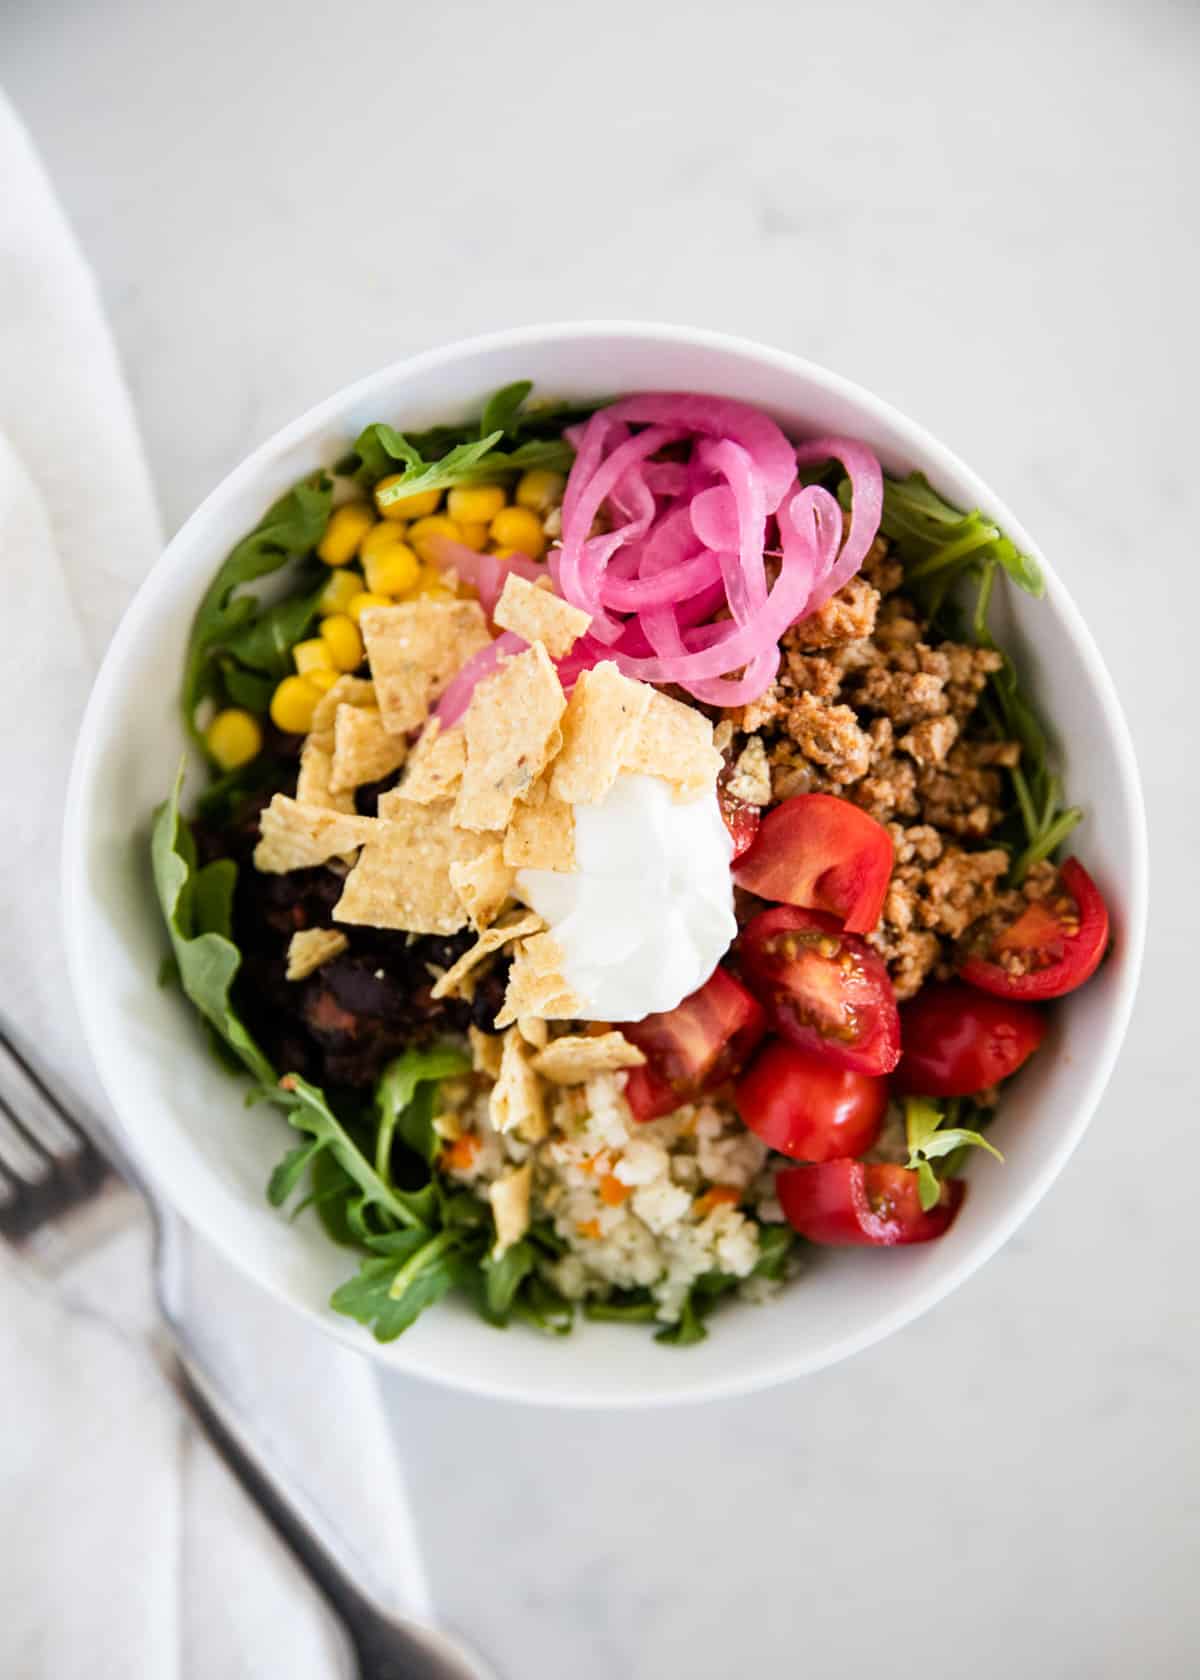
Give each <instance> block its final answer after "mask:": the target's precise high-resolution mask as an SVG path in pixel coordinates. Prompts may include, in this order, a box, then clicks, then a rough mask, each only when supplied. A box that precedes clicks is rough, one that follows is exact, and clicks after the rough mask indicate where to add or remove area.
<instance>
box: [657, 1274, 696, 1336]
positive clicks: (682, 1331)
mask: <svg viewBox="0 0 1200 1680" xmlns="http://www.w3.org/2000/svg"><path fill="white" fill-rule="evenodd" d="M700 1320H701V1315H700V1313H699V1312H697V1310H696V1299H695V1286H694V1285H693V1287H692V1290H691V1292H690V1293H689V1294H688V1295H687V1296H686V1297H685V1299H684V1303H683V1306H682V1308H681V1309H680V1313H679V1318H678V1320H677V1321H676V1323H674V1324H664V1325H663V1327H662V1329H661V1330H658V1331H656V1332H655V1336H654V1340H655V1341H656V1342H661V1343H662V1345H663V1346H664V1347H694V1346H695V1344H696V1343H697V1342H702V1341H704V1340H705V1338H706V1337H707V1335H708V1331H707V1330H706V1329H705V1328H704V1325H703V1324H702V1323H701V1321H700Z"/></svg>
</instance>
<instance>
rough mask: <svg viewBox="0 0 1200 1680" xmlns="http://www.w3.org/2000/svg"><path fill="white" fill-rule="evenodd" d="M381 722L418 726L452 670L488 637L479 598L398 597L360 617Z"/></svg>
mask: <svg viewBox="0 0 1200 1680" xmlns="http://www.w3.org/2000/svg"><path fill="white" fill-rule="evenodd" d="M359 629H360V630H361V631H362V635H363V641H364V642H365V644H366V649H367V658H368V659H369V660H370V663H371V676H372V678H373V679H374V682H375V693H376V695H377V697H378V702H379V710H380V712H381V713H382V716H383V726H384V728H385V729H387V730H389V731H390V732H391V733H392V734H393V735H406V734H407V733H408V731H409V730H410V729H419V728H420V726H421V725H422V724H423V723H424V722H425V719H426V717H427V716H428V713H429V707H430V704H431V703H432V702H433V701H434V700H436V699H437V697H438V695H439V694H441V692H442V690H443V689H444V688H445V687H446V685H447V684H448V683H449V681H450V679H451V677H453V676H454V674H455V672H456V671H459V670H461V668H462V667H463V666H464V665H465V664H466V662H467V660H468V659H470V658H471V656H472V654H476V653H478V652H479V651H480V650H481V649H482V648H485V647H487V645H488V643H489V642H490V641H491V639H492V638H491V636H490V635H489V634H488V627H487V620H486V619H485V618H484V616H483V608H482V607H481V606H480V605H479V602H478V601H402V602H401V603H400V604H399V605H398V606H394V607H368V608H367V610H366V611H365V612H364V613H363V615H362V617H361V618H360V620H359Z"/></svg>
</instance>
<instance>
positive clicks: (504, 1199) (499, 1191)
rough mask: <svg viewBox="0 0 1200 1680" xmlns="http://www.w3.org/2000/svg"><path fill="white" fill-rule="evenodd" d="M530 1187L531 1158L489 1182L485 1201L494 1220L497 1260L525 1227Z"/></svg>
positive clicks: (494, 1248)
mask: <svg viewBox="0 0 1200 1680" xmlns="http://www.w3.org/2000/svg"><path fill="white" fill-rule="evenodd" d="M532 1189H533V1162H532V1161H525V1162H523V1164H522V1165H521V1166H519V1167H514V1168H513V1170H512V1171H511V1172H508V1173H505V1175H504V1177H503V1178H497V1179H496V1180H494V1182H493V1183H491V1184H489V1185H488V1201H489V1202H490V1203H491V1204H492V1217H493V1219H495V1221H496V1242H495V1245H494V1247H493V1249H492V1258H493V1259H494V1260H499V1259H500V1257H501V1255H503V1254H504V1253H505V1252H506V1250H508V1249H510V1248H511V1247H512V1246H513V1244H514V1243H518V1242H520V1240H521V1238H522V1237H523V1236H524V1235H525V1233H526V1231H528V1229H529V1198H530V1192H531V1190H532Z"/></svg>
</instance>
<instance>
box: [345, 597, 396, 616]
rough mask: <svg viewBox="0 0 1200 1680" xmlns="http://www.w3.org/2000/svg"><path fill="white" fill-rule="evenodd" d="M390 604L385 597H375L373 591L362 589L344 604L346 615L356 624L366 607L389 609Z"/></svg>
mask: <svg viewBox="0 0 1200 1680" xmlns="http://www.w3.org/2000/svg"><path fill="white" fill-rule="evenodd" d="M391 604H392V603H391V601H390V600H389V599H388V597H387V596H386V595H377V594H376V593H375V591H374V590H373V589H363V590H360V591H359V593H358V594H357V595H352V596H351V597H350V599H349V600H348V601H347V602H346V613H347V616H348V617H350V618H352V619H353V620H354V622H355V624H357V623H358V621H359V619H360V618H361V617H362V615H363V613H365V612H366V610H367V608H368V607H390V606H391Z"/></svg>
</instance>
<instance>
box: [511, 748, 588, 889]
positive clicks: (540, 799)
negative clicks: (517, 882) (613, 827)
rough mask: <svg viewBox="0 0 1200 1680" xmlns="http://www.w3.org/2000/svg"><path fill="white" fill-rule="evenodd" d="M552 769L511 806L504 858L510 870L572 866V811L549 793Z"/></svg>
mask: <svg viewBox="0 0 1200 1680" xmlns="http://www.w3.org/2000/svg"><path fill="white" fill-rule="evenodd" d="M552 773H553V772H552V770H551V771H548V772H546V773H545V774H544V775H542V776H540V777H539V778H538V780H537V781H536V782H535V783H534V784H533V786H532V787H531V788H530V790H529V793H528V794H527V796H526V797H525V798H524V799H523V800H519V801H518V803H517V804H516V805H514V806H513V813H512V819H511V821H510V822H509V825H508V828H507V829H506V830H505V833H504V861H505V863H507V864H508V865H509V867H510V868H512V869H555V870H557V871H558V872H559V873H560V874H564V875H565V874H569V873H570V872H571V870H573V869H574V868H575V814H574V812H573V811H572V810H571V807H570V806H569V805H567V804H566V803H564V801H563V800H561V799H556V798H555V797H554V795H553V794H552V793H551V792H550V776H551V774H552Z"/></svg>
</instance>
